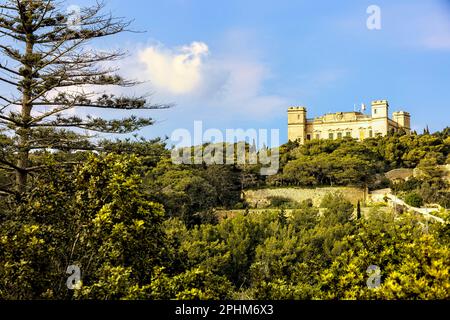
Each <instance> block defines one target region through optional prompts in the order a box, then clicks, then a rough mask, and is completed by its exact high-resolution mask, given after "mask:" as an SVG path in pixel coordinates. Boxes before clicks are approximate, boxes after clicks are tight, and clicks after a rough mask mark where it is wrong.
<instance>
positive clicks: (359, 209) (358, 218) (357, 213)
mask: <svg viewBox="0 0 450 320" xmlns="http://www.w3.org/2000/svg"><path fill="white" fill-rule="evenodd" d="M356 219H357V220H360V219H361V202H360V201H359V200H358V204H357V205H356Z"/></svg>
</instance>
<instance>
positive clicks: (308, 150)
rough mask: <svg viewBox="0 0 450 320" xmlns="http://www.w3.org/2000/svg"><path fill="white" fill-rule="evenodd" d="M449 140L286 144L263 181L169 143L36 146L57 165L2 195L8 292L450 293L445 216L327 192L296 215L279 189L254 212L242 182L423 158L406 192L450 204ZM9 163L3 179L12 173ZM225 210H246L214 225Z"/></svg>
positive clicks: (257, 184) (250, 169)
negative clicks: (200, 160)
mask: <svg viewBox="0 0 450 320" xmlns="http://www.w3.org/2000/svg"><path fill="white" fill-rule="evenodd" d="M3 139H8V138H7V137H3ZM449 142H450V139H449V130H448V129H446V130H445V131H443V132H440V133H436V134H434V135H429V134H425V135H411V136H407V135H393V136H389V137H384V138H381V137H380V138H376V139H370V140H367V141H364V142H363V143H357V142H354V141H351V140H340V141H312V142H310V143H308V144H306V145H305V146H298V145H296V144H295V143H289V144H287V145H284V146H282V148H281V149H282V152H281V157H282V168H281V171H280V173H279V174H278V175H276V176H273V177H269V178H267V179H266V178H265V177H261V176H259V175H258V172H259V167H258V166H256V165H245V166H225V165H213V166H206V165H196V166H192V165H175V164H173V163H172V162H171V160H170V152H169V151H168V150H167V149H166V148H165V145H164V143H162V142H161V141H145V140H142V141H132V140H127V141H104V142H103V143H102V144H101V145H102V148H103V151H100V152H96V153H92V152H77V153H71V152H64V151H60V152H39V153H34V154H32V157H31V161H32V165H33V166H40V165H46V166H48V167H51V168H52V170H42V171H38V172H37V173H36V174H34V175H33V176H32V179H30V185H29V188H28V190H27V192H26V193H24V194H23V195H22V196H21V197H16V196H14V195H10V194H7V193H5V194H3V195H2V196H1V197H2V198H1V202H0V246H1V250H0V261H1V262H0V296H1V298H4V299H85V298H95V299H223V298H247V299H288V298H294V299H366V298H367V299H395V298H402V299H442V298H449V297H450V280H449V279H450V277H449V273H450V248H449V243H450V238H449V237H450V229H449V225H448V224H441V223H434V222H432V221H429V222H427V221H424V220H423V218H422V217H420V216H418V215H410V214H408V213H404V214H403V215H396V214H394V213H392V212H386V210H385V209H383V210H381V209H378V208H376V207H375V208H373V209H371V210H370V212H369V213H368V214H366V215H365V217H363V216H361V214H360V209H355V206H356V204H355V203H350V202H349V201H347V200H346V199H345V198H344V197H342V196H340V195H331V194H330V195H327V196H326V197H325V198H324V199H323V201H322V203H321V204H320V207H322V208H324V209H322V210H321V214H319V209H318V208H317V207H316V206H314V205H313V203H312V201H304V202H301V203H297V205H296V208H295V210H291V213H290V214H289V215H287V214H286V212H285V209H282V208H283V207H284V206H285V205H286V203H284V202H283V199H275V198H274V199H272V207H273V208H275V210H273V209H272V210H267V211H262V212H260V213H258V214H253V213H251V212H250V211H249V210H245V208H246V207H247V206H248V204H247V203H246V202H245V200H243V199H242V198H241V191H242V190H244V189H248V188H262V187H273V186H309V187H311V186H330V185H351V186H369V187H371V188H375V187H376V186H378V185H383V184H387V183H388V182H387V181H385V180H383V179H382V176H383V175H382V174H383V173H384V172H385V171H387V170H390V169H393V168H397V167H410V168H414V167H416V166H420V167H421V168H422V170H423V172H425V173H426V174H425V175H424V176H423V177H421V178H420V179H419V178H417V179H416V180H413V181H408V182H407V183H405V184H404V185H403V184H399V185H397V189H396V192H399V193H400V192H407V193H410V192H415V193H418V194H419V195H420V196H422V197H423V198H424V200H425V201H427V200H426V199H427V198H426V197H427V196H428V197H429V200H434V199H436V200H437V201H441V200H442V199H447V200H448V186H447V185H446V182H445V181H444V180H443V179H440V178H439V176H440V174H441V173H440V172H439V171H435V170H434V168H436V166H435V165H438V164H444V163H446V162H447V163H448V159H449V156H448V154H449V147H450V143H449ZM3 152H8V150H7V149H3ZM62 161H64V163H69V162H70V163H73V165H65V166H60V165H58V164H59V163H61V162H62ZM0 170H1V171H0V173H1V178H0V179H1V181H5V182H7V181H8V179H10V172H9V171H7V170H3V169H0ZM426 186H430V188H428V187H426ZM426 192H428V193H426ZM277 207H278V208H279V209H277ZM217 208H241V209H243V211H242V213H240V214H237V215H236V216H235V217H234V218H232V219H222V220H220V221H218V219H217V216H216V214H215V210H216V209H217ZM355 212H356V216H355V214H354V213H355ZM70 265H77V266H79V267H80V269H81V272H82V279H81V280H82V282H80V283H79V284H78V286H77V287H76V288H75V290H69V289H68V288H67V287H66V285H65V284H66V281H67V277H68V275H67V274H66V271H67V267H68V266H70ZM371 265H373V266H377V267H378V268H379V269H380V276H381V284H380V286H379V287H377V289H373V287H370V286H368V281H369V282H370V281H371V280H370V279H373V278H370V275H369V274H368V272H367V270H368V268H369V267H370V266H371Z"/></svg>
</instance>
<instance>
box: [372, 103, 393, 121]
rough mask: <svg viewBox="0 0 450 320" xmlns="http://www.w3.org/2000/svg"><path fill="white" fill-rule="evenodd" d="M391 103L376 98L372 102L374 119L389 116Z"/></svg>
mask: <svg viewBox="0 0 450 320" xmlns="http://www.w3.org/2000/svg"><path fill="white" fill-rule="evenodd" d="M388 117H389V103H388V102H387V100H375V101H373V102H372V119H379V118H386V119H387V118H388Z"/></svg>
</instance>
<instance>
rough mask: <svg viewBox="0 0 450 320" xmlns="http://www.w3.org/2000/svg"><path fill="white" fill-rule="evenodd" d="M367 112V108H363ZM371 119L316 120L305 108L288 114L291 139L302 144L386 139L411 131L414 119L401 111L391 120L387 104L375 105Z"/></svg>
mask: <svg viewBox="0 0 450 320" xmlns="http://www.w3.org/2000/svg"><path fill="white" fill-rule="evenodd" d="M362 111H364V106H363V108H362ZM371 111H372V112H371V115H367V114H365V113H363V112H356V111H353V112H337V113H329V114H325V115H323V116H321V117H316V118H314V119H308V118H307V111H306V108H305V107H291V108H289V110H288V138H289V140H290V141H296V140H298V141H299V142H300V143H301V144H304V143H305V141H308V140H313V139H340V138H343V137H352V138H354V139H358V140H360V141H361V140H364V139H366V138H371V137H377V136H385V135H387V134H388V133H389V132H395V131H398V130H400V129H403V130H405V131H406V132H408V133H409V132H410V131H411V116H410V114H409V113H408V112H405V111H398V112H394V113H393V114H392V119H391V118H389V103H388V102H387V100H377V101H373V102H372V110H371Z"/></svg>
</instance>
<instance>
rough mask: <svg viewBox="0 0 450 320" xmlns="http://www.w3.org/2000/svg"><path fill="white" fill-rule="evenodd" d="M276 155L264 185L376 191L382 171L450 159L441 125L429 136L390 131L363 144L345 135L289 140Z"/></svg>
mask: <svg viewBox="0 0 450 320" xmlns="http://www.w3.org/2000/svg"><path fill="white" fill-rule="evenodd" d="M280 154H281V165H282V168H281V172H280V173H279V174H278V175H276V176H273V177H270V178H269V180H268V181H267V183H268V184H269V185H283V186H288V185H293V186H304V187H309V186H324V185H328V186H330V185H331V186H332V185H342V186H347V185H354V186H368V187H370V188H374V189H375V188H377V187H382V186H386V185H388V182H387V181H386V180H385V179H383V174H384V173H385V172H387V171H389V170H391V169H396V168H415V167H417V166H418V165H419V164H422V165H423V166H424V167H428V168H436V166H437V165H443V164H446V163H450V162H449V161H450V160H449V159H450V158H449V154H450V134H449V130H448V129H445V130H443V131H442V132H438V133H435V134H433V135H430V134H423V135H417V134H411V135H406V134H402V133H395V134H393V135H390V136H387V137H379V138H372V139H367V140H364V141H363V142H357V141H355V140H352V139H349V138H344V139H339V140H313V141H308V142H307V143H306V144H305V145H302V146H298V145H297V144H296V143H294V142H290V143H288V144H287V145H285V146H282V148H281V150H280ZM423 159H427V161H428V162H427V163H428V164H427V163H424V162H423ZM421 161H422V162H421ZM441 190H442V188H441Z"/></svg>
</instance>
